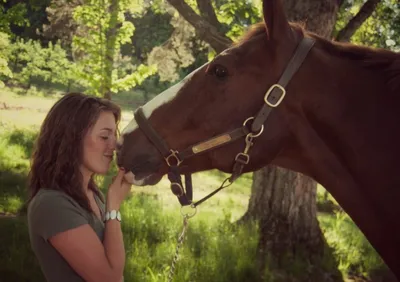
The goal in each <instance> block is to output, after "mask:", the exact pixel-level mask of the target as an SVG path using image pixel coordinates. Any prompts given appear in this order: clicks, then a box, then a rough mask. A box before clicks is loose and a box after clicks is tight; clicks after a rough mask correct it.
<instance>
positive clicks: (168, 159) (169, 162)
mask: <svg viewBox="0 0 400 282" xmlns="http://www.w3.org/2000/svg"><path fill="white" fill-rule="evenodd" d="M178 153H179V152H178V151H174V150H171V154H170V155H169V156H168V157H166V158H165V161H166V162H167V165H168V166H169V167H171V166H174V165H173V164H171V158H175V160H176V166H180V164H181V163H182V161H181V160H180V159H179V157H178Z"/></svg>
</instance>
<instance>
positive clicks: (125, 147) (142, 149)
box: [118, 0, 307, 185]
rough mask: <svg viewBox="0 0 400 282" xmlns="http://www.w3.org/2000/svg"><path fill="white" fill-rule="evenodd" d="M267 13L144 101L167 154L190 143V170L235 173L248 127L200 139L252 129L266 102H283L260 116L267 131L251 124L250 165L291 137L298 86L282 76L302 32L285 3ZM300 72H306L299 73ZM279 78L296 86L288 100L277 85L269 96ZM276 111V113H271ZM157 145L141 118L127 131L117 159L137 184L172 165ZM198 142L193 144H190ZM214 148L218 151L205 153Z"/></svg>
mask: <svg viewBox="0 0 400 282" xmlns="http://www.w3.org/2000/svg"><path fill="white" fill-rule="evenodd" d="M263 10H264V23H263V24H259V25H256V26H255V28H254V29H253V30H252V31H250V32H249V33H248V34H247V35H246V36H245V38H243V39H242V40H241V41H240V42H238V43H237V44H235V45H233V46H232V47H231V48H229V49H227V50H225V51H224V52H222V53H221V54H219V55H218V56H216V57H215V58H214V59H213V60H212V61H211V62H209V63H208V64H206V65H203V66H202V67H200V68H199V69H197V70H195V71H194V72H192V73H191V74H189V75H188V76H187V77H186V78H184V79H183V80H182V81H181V82H180V83H178V84H176V85H174V86H173V87H171V88H169V89H167V90H166V91H164V92H163V93H161V94H159V95H158V96H156V97H155V98H154V99H153V100H151V101H150V102H148V103H147V104H145V105H144V106H143V115H144V119H145V120H146V121H145V122H144V124H148V125H150V126H151V127H152V128H153V129H154V131H155V132H157V134H158V135H159V137H160V138H161V139H162V140H164V142H165V143H166V144H167V148H168V149H166V150H167V151H168V150H169V149H173V150H177V151H179V152H182V151H183V150H185V149H187V148H189V149H188V150H187V151H186V154H190V155H191V156H190V157H188V158H187V159H185V160H184V162H183V163H182V171H184V172H196V171H201V170H208V169H219V170H222V171H225V172H230V171H232V166H233V164H234V160H235V157H236V156H237V154H238V153H240V152H243V150H244V146H245V142H244V140H245V135H246V132H245V133H243V132H242V133H237V132H236V134H239V135H240V136H239V137H240V138H239V137H238V138H237V139H235V137H234V136H233V137H232V135H229V134H228V135H223V136H222V137H220V138H217V139H213V140H211V141H209V142H206V143H201V142H203V141H206V140H209V139H210V138H212V137H215V136H219V135H220V134H224V133H231V132H232V131H234V130H235V129H240V128H242V126H243V124H244V122H245V121H246V120H247V122H246V126H248V128H250V129H251V128H252V125H253V122H254V119H252V117H255V116H256V115H257V113H258V112H259V111H260V109H261V108H262V107H263V105H264V104H266V101H268V102H269V103H270V105H279V104H280V105H279V107H269V109H267V110H266V111H267V112H268V114H267V116H268V121H266V122H264V121H263V120H262V119H261V120H262V121H263V125H264V126H265V128H262V127H261V124H258V125H257V126H253V129H254V128H255V130H254V131H253V133H252V134H253V136H254V135H257V134H258V133H259V132H260V131H261V130H263V132H262V134H261V135H260V136H258V137H257V140H256V142H254V143H255V144H254V146H253V147H252V149H251V153H250V156H251V160H250V162H249V163H248V165H247V166H246V168H245V170H246V171H250V170H251V171H254V170H256V169H258V168H261V167H262V166H264V165H265V164H266V163H268V162H270V161H272V160H273V159H274V158H275V157H276V156H277V154H278V153H279V152H280V151H281V149H282V147H283V145H284V144H285V143H287V142H291V138H292V137H291V134H290V131H289V126H288V121H287V118H285V111H287V110H288V107H289V103H288V102H287V100H289V99H292V100H295V99H296V98H295V97H296V94H297V93H296V92H295V91H293V89H294V87H296V86H293V82H292V81H291V75H288V74H285V75H284V76H286V77H282V74H283V72H284V71H285V70H287V67H288V63H289V61H290V60H291V58H292V56H293V54H294V52H295V50H296V47H297V46H298V44H299V42H300V41H301V39H302V37H303V34H302V32H301V31H300V29H295V28H292V27H291V26H290V25H289V23H288V21H287V19H286V16H285V14H284V10H283V7H282V4H281V2H280V1H272V0H268V1H267V0H266V1H264V9H263ZM303 55H304V54H303ZM297 63H298V65H297V66H292V67H291V69H289V70H288V71H289V72H291V71H293V72H295V70H297V68H298V67H299V64H301V63H302V60H300V61H298V62H297ZM302 71H303V72H304V70H302ZM305 71H307V70H305ZM296 75H300V70H299V71H298V72H297V73H296V74H295V76H296ZM280 78H281V79H282V78H283V79H286V80H288V81H287V83H289V81H290V83H291V85H288V87H287V88H286V91H288V92H289V93H288V96H290V97H287V99H286V98H285V99H283V100H282V103H280V102H281V101H280V98H284V93H283V91H282V89H280V88H279V87H275V88H274V90H273V93H272V95H269V96H268V95H266V93H267V92H268V90H269V89H271V86H272V85H274V84H276V83H277V82H278V80H279V79H280ZM297 92H298V91H297ZM265 98H266V99H265ZM274 98H275V99H276V100H274ZM265 100H266V101H265ZM270 109H273V110H272V111H271V112H270ZM249 118H250V119H249ZM258 123H259V121H258ZM141 127H142V126H141ZM142 129H143V128H142ZM239 131H240V130H239ZM247 133H248V132H247ZM234 134H235V133H234ZM241 137H243V138H241ZM156 139H157V138H156ZM229 139H234V141H233V140H230V141H229ZM155 142H156V143H157V141H155ZM155 142H154V140H152V141H151V137H150V138H149V134H144V133H143V130H141V128H139V126H138V122H137V120H135V119H133V120H132V121H131V122H130V124H129V125H128V126H127V127H126V128H125V129H124V130H123V131H122V136H121V140H120V142H119V146H118V147H119V148H118V163H119V165H120V166H123V167H125V168H126V169H127V170H129V171H131V172H132V173H133V174H134V177H133V180H132V183H133V184H136V185H149V184H155V183H156V182H158V181H159V180H160V179H161V177H162V175H164V174H165V173H166V172H167V168H168V166H167V162H166V161H165V159H164V158H163V156H162V154H161V153H160V152H159V150H157V147H156V146H155V144H154V143H155ZM199 143H201V144H200V145H199V146H197V147H196V148H195V149H193V148H192V147H191V146H193V145H195V144H199ZM260 143H263V146H262V147H261V146H260ZM214 145H218V146H216V147H213V146H214ZM160 146H161V145H160ZM160 146H158V147H160ZM161 147H162V146H161ZM210 147H213V149H212V150H205V151H204V149H207V148H210ZM263 148H268V149H267V150H265V149H263ZM164 157H166V155H164ZM168 161H170V162H175V161H176V158H175V157H174V156H172V157H171V158H169V159H168Z"/></svg>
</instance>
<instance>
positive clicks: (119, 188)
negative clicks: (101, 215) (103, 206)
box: [107, 168, 132, 211]
mask: <svg viewBox="0 0 400 282" xmlns="http://www.w3.org/2000/svg"><path fill="white" fill-rule="evenodd" d="M124 175H125V170H124V169H123V168H120V169H119V171H118V174H117V175H116V176H115V177H114V178H113V182H112V183H111V185H110V187H109V188H108V192H107V210H109V211H110V210H119V208H120V206H121V203H122V202H123V201H124V199H125V198H126V196H127V195H128V193H129V191H130V190H131V186H132V185H131V184H130V183H128V182H126V181H125V178H124Z"/></svg>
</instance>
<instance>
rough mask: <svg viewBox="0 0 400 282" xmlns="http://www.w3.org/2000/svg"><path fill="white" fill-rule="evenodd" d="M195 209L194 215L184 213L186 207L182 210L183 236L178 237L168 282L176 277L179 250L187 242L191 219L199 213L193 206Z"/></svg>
mask: <svg viewBox="0 0 400 282" xmlns="http://www.w3.org/2000/svg"><path fill="white" fill-rule="evenodd" d="M191 207H192V208H193V209H194V212H193V213H192V214H189V213H185V214H184V213H183V212H182V209H183V208H184V207H182V208H181V214H182V217H183V228H182V232H181V235H179V237H178V244H177V245H176V249H175V255H174V258H173V259H172V264H171V268H170V270H169V275H168V282H171V281H172V278H173V276H174V273H175V264H176V263H177V261H178V259H179V249H180V248H181V246H182V244H183V241H184V240H185V234H186V231H187V228H188V224H189V219H190V218H192V217H193V216H194V215H195V214H196V213H197V208H196V207H195V206H191Z"/></svg>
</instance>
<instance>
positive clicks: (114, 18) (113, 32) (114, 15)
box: [102, 0, 120, 100]
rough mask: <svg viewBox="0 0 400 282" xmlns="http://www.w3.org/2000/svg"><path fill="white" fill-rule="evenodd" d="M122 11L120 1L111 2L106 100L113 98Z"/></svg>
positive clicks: (105, 82)
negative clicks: (120, 11)
mask: <svg viewBox="0 0 400 282" xmlns="http://www.w3.org/2000/svg"><path fill="white" fill-rule="evenodd" d="M119 10H120V3H119V0H111V3H110V6H109V9H108V11H109V13H110V21H109V25H108V29H107V32H106V50H105V54H104V55H105V58H104V62H105V69H104V81H103V87H102V88H103V89H102V93H103V95H104V98H106V99H108V100H111V97H112V90H111V88H112V84H113V81H112V72H113V69H114V61H115V52H116V43H117V36H118V30H119V28H120V23H119V21H118V14H119Z"/></svg>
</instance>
